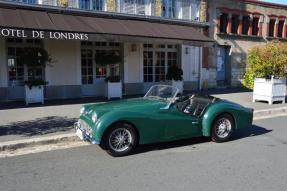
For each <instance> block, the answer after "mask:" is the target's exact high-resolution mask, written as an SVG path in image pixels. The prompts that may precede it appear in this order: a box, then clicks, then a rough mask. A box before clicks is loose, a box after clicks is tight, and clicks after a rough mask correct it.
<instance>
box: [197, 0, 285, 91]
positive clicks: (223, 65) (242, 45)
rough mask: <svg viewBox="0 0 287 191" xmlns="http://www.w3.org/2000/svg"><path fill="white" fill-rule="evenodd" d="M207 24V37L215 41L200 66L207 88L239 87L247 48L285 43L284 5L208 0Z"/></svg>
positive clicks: (232, 0)
mask: <svg viewBox="0 0 287 191" xmlns="http://www.w3.org/2000/svg"><path fill="white" fill-rule="evenodd" d="M208 21H209V22H210V27H209V29H208V35H209V37H210V38H212V39H214V40H215V41H216V46H214V47H212V48H209V50H208V61H206V62H205V63H204V64H203V67H204V69H203V70H204V75H203V76H202V77H203V79H202V80H203V81H204V84H205V85H206V86H208V87H220V86H222V87H230V86H240V85H241V82H242V78H243V75H244V72H245V70H246V62H247V53H248V50H249V49H250V48H252V47H254V46H257V45H264V44H265V43H267V42H269V41H272V40H279V41H282V42H284V41H286V40H287V38H286V33H287V5H280V4H273V3H266V2H262V1H256V0H237V1H235V0H217V1H213V0H209V1H208Z"/></svg>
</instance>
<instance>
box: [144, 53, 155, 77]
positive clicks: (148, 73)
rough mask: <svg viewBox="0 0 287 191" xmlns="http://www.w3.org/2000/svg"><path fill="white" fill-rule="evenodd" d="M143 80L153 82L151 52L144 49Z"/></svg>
mask: <svg viewBox="0 0 287 191" xmlns="http://www.w3.org/2000/svg"><path fill="white" fill-rule="evenodd" d="M143 58H144V82H153V52H152V51H144V53H143Z"/></svg>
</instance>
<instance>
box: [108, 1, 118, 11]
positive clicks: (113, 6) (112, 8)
mask: <svg viewBox="0 0 287 191" xmlns="http://www.w3.org/2000/svg"><path fill="white" fill-rule="evenodd" d="M107 11H108V12H116V11H117V0H107Z"/></svg>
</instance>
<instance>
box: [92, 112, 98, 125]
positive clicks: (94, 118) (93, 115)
mask: <svg viewBox="0 0 287 191" xmlns="http://www.w3.org/2000/svg"><path fill="white" fill-rule="evenodd" d="M97 119H98V116H97V113H96V112H94V113H93V114H92V121H93V122H94V123H95V122H96V121H97Z"/></svg>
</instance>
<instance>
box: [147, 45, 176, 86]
mask: <svg viewBox="0 0 287 191" xmlns="http://www.w3.org/2000/svg"><path fill="white" fill-rule="evenodd" d="M146 52H151V53H152V59H151V60H152V63H151V66H148V67H146V66H145V56H144V55H143V82H144V83H157V82H161V80H158V79H162V78H164V80H163V81H166V74H167V70H168V67H169V61H170V60H173V61H174V60H176V61H174V62H175V63H176V64H178V63H179V61H180V60H179V47H178V45H176V44H143V54H145V53H146ZM157 53H159V54H162V53H163V54H164V67H162V65H161V64H159V65H157V63H156V62H157V59H156V54H157ZM169 53H175V57H176V59H174V58H173V59H169V57H168V54H169ZM161 58H162V57H161ZM161 61H162V59H160V60H159V62H161ZM151 67H152V73H149V72H148V73H147V74H146V73H145V71H149V70H148V69H147V70H145V69H146V68H149V69H150V68H151ZM157 68H158V69H162V68H164V74H163V73H162V70H161V71H160V72H159V73H157V71H156V69H157ZM146 76H147V78H146ZM148 76H152V80H149V78H148ZM157 76H161V77H157ZM146 79H148V80H146Z"/></svg>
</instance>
